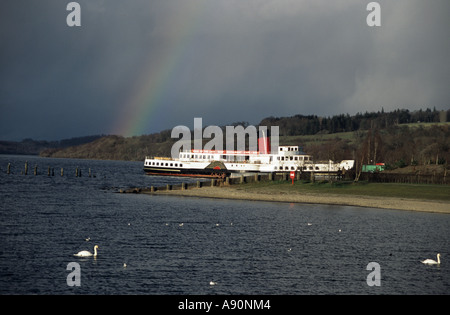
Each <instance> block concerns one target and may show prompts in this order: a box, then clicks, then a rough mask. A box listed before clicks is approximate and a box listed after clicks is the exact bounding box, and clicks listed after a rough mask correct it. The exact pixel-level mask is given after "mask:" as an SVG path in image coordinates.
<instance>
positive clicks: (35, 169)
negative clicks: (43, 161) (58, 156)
mask: <svg viewBox="0 0 450 315" xmlns="http://www.w3.org/2000/svg"><path fill="white" fill-rule="evenodd" d="M36 175H37V164H36V165H35V166H34V176H36Z"/></svg>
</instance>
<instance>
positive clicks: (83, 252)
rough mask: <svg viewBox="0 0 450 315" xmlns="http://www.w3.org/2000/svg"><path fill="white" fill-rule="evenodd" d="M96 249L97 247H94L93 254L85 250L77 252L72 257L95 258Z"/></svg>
mask: <svg viewBox="0 0 450 315" xmlns="http://www.w3.org/2000/svg"><path fill="white" fill-rule="evenodd" d="M97 248H98V245H95V246H94V254H92V253H91V252H88V251H87V250H83V251H81V252H78V253H76V254H73V255H74V256H78V257H89V256H94V257H97Z"/></svg>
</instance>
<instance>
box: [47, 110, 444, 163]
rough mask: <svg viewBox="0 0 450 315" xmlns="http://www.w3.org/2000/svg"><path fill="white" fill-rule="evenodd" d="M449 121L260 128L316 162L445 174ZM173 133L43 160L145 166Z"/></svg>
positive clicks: (383, 118)
mask: <svg viewBox="0 0 450 315" xmlns="http://www.w3.org/2000/svg"><path fill="white" fill-rule="evenodd" d="M449 118H450V110H448V111H437V110H430V109H427V110H425V111H422V110H420V111H415V112H410V111H408V110H396V111H393V112H389V113H385V112H384V111H381V112H377V113H365V114H359V113H358V114H356V115H354V116H350V115H337V116H333V117H318V116H303V115H296V116H292V117H282V118H275V117H269V118H265V119H263V120H262V121H261V123H260V125H262V126H272V125H277V126H279V128H280V139H279V142H280V145H294V144H295V145H300V146H301V147H302V148H303V151H304V152H306V153H307V154H311V155H313V156H314V158H315V160H328V159H331V160H334V161H338V160H342V159H355V160H356V161H357V165H362V164H375V163H385V164H386V168H387V169H388V170H389V169H396V168H397V169H398V168H404V167H406V166H421V165H439V166H440V167H438V168H437V169H438V170H440V171H444V170H445V169H447V167H448V166H447V165H448V163H449V162H450V123H447V121H448V120H450V119H449ZM236 124H239V125H246V124H248V123H245V122H240V123H235V124H234V125H236ZM223 130H224V132H223V133H224V134H225V129H224V128H223ZM170 134H171V130H164V131H161V132H159V133H155V134H151V135H143V136H136V137H130V138H125V137H121V136H105V137H102V138H99V139H96V140H95V141H93V142H90V143H86V144H82V145H79V146H74V147H69V148H64V149H48V150H44V151H43V152H42V153H41V156H51V157H69V158H87V159H112V160H135V161H142V160H143V159H144V158H145V156H146V155H150V156H170V150H171V148H172V145H173V144H174V143H175V142H176V141H177V140H178V139H171V137H170ZM204 140H205V142H207V141H209V139H204Z"/></svg>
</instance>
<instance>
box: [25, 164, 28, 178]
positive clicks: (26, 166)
mask: <svg viewBox="0 0 450 315" xmlns="http://www.w3.org/2000/svg"><path fill="white" fill-rule="evenodd" d="M27 174H28V161H25V175H27Z"/></svg>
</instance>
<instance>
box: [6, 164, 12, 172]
mask: <svg viewBox="0 0 450 315" xmlns="http://www.w3.org/2000/svg"><path fill="white" fill-rule="evenodd" d="M6 174H8V175H9V174H11V163H8V167H7V168H6Z"/></svg>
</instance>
